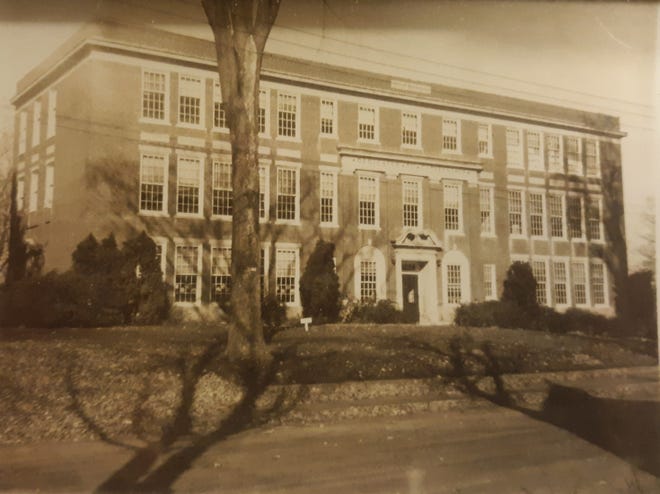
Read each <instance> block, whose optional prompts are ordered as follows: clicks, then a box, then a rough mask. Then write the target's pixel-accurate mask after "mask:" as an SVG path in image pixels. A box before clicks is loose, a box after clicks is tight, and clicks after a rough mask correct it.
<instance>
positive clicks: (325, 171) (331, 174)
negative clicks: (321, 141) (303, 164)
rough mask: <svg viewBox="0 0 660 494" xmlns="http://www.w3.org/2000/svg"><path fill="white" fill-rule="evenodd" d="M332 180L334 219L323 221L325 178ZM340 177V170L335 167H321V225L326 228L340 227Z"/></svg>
mask: <svg viewBox="0 0 660 494" xmlns="http://www.w3.org/2000/svg"><path fill="white" fill-rule="evenodd" d="M324 176H325V177H327V178H331V180H332V185H331V187H330V188H331V189H332V190H331V192H332V197H330V199H332V218H331V220H330V221H323V214H322V211H323V204H322V201H323V199H324V198H325V197H324V196H323V191H324V189H323V187H322V184H323V177H324ZM338 176H339V172H338V169H337V168H335V167H329V166H322V165H321V166H319V223H320V225H321V226H325V227H337V226H339V218H338V215H339V203H338V201H339V193H338V184H337V182H338Z"/></svg>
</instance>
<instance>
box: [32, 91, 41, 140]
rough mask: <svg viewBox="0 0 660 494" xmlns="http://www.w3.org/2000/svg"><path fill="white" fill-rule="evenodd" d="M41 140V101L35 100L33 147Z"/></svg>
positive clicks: (33, 110)
mask: <svg viewBox="0 0 660 494" xmlns="http://www.w3.org/2000/svg"><path fill="white" fill-rule="evenodd" d="M40 141H41V102H40V101H35V102H34V107H33V109H32V147H34V146H38V145H39V142H40Z"/></svg>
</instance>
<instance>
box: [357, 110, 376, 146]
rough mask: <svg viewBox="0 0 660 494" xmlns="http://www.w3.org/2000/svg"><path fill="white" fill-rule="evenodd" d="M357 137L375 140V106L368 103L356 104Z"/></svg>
mask: <svg viewBox="0 0 660 494" xmlns="http://www.w3.org/2000/svg"><path fill="white" fill-rule="evenodd" d="M358 139H359V140H361V141H376V140H377V139H376V108H375V107H373V106H368V105H359V106H358Z"/></svg>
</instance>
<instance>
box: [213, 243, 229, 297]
mask: <svg viewBox="0 0 660 494" xmlns="http://www.w3.org/2000/svg"><path fill="white" fill-rule="evenodd" d="M211 290H212V294H211V297H212V298H213V301H215V302H218V303H219V304H220V303H224V302H226V301H227V300H228V299H229V296H230V295H231V247H213V248H212V249H211Z"/></svg>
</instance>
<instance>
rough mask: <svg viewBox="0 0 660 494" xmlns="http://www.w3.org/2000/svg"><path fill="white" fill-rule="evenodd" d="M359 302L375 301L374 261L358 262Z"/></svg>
mask: <svg viewBox="0 0 660 494" xmlns="http://www.w3.org/2000/svg"><path fill="white" fill-rule="evenodd" d="M360 300H362V301H365V300H376V261H374V260H362V261H360Z"/></svg>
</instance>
